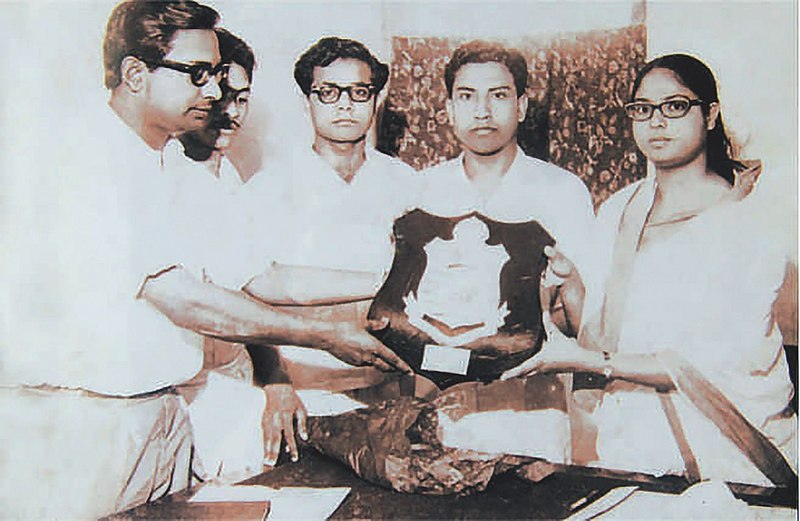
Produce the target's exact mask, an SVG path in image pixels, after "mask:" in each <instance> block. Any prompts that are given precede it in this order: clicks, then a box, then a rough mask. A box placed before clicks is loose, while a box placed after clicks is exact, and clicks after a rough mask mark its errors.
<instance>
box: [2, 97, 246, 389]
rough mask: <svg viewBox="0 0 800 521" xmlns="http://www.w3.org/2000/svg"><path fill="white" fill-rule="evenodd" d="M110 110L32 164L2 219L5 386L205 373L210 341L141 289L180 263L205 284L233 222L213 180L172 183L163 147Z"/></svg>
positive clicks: (135, 383)
mask: <svg viewBox="0 0 800 521" xmlns="http://www.w3.org/2000/svg"><path fill="white" fill-rule="evenodd" d="M104 109H105V110H104V111H103V112H102V114H97V115H95V116H93V117H91V118H89V117H88V116H87V121H89V122H90V124H89V125H86V128H80V129H78V128H76V131H75V132H73V133H72V134H70V136H61V137H59V140H60V141H59V142H57V143H55V144H52V145H53V146H52V147H49V148H50V150H48V152H49V155H48V156H46V157H41V158H30V159H27V160H25V161H23V164H22V165H21V166H22V168H21V170H20V172H19V174H18V175H19V176H20V179H21V181H20V182H18V183H15V185H14V186H12V187H10V188H11V189H12V190H13V191H10V193H9V196H10V197H9V202H10V203H11V204H12V205H15V206H18V207H19V208H16V210H18V211H16V212H15V213H16V214H17V218H16V219H15V220H14V221H13V222H5V223H3V227H4V230H3V231H4V242H5V243H6V244H5V245H4V247H3V248H2V250H3V253H2V265H0V270H1V271H2V277H0V280H2V282H1V283H0V284H2V288H1V289H2V294H3V298H4V301H3V306H2V308H3V309H2V330H3V333H2V346H0V349H2V357H0V362H1V363H0V385H40V384H48V385H53V386H59V387H68V388H80V389H87V390H91V391H95V392H98V393H102V394H107V395H134V394H140V393H145V392H150V391H154V390H158V389H161V388H164V387H166V386H170V385H174V384H178V383H182V382H184V381H186V380H188V379H190V378H192V377H193V376H194V375H195V374H196V373H197V372H198V371H199V369H200V368H201V365H202V349H201V342H200V336H199V335H197V334H195V333H192V332H189V331H187V330H183V329H180V328H178V327H177V326H175V325H174V324H172V323H171V322H170V321H169V320H168V319H167V318H166V317H165V316H164V315H162V314H161V313H160V312H159V311H158V310H157V309H155V308H154V307H153V306H151V305H150V304H149V303H147V302H146V301H144V300H143V299H137V293H138V291H139V290H140V287H141V286H142V285H143V284H144V282H145V281H146V280H147V278H148V277H152V276H156V275H158V274H159V273H161V272H163V271H164V270H167V269H170V268H174V267H176V266H182V267H183V268H184V269H188V270H191V271H192V272H193V273H194V274H195V275H196V276H201V275H202V271H203V269H202V268H204V267H205V265H204V264H205V262H204V260H205V259H206V258H207V257H208V255H209V254H208V252H209V251H213V247H215V246H221V245H222V244H223V241H222V239H221V237H222V238H225V239H226V240H227V237H228V236H230V234H228V233H227V227H228V225H229V224H230V221H228V216H227V213H226V212H217V211H216V210H215V209H214V208H213V206H211V205H210V204H209V201H210V200H212V199H210V198H211V197H213V196H212V194H211V192H210V191H209V190H208V189H206V187H205V184H204V183H196V182H192V183H187V182H186V179H185V178H184V177H183V176H180V175H171V173H170V172H168V171H166V170H165V169H164V168H163V167H162V166H163V161H164V157H163V154H162V151H154V150H152V149H150V148H149V147H148V146H147V145H146V144H145V143H144V141H142V139H141V138H140V137H139V136H138V135H137V134H136V133H135V132H134V131H133V130H131V129H130V128H128V127H127V126H126V125H125V124H124V123H123V122H122V121H121V120H120V119H119V118H118V117H117V116H116V114H114V113H113V111H111V110H110V109H108V107H104ZM97 136H102V139H97ZM86 143H91V144H92V147H93V148H91V149H87V148H86V147H85V144H86ZM18 164H19V162H18ZM198 175H200V174H199V173H198ZM205 175H206V176H207V175H208V173H207V172H206V174H205ZM192 181H196V179H192ZM225 244H227V243H225ZM209 248H212V249H211V250H209ZM225 275H227V274H225ZM251 275H252V274H251ZM220 278H223V277H220ZM228 278H229V279H230V280H236V277H235V276H232V277H228Z"/></svg>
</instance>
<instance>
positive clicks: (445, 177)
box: [418, 155, 464, 185]
mask: <svg viewBox="0 0 800 521" xmlns="http://www.w3.org/2000/svg"><path fill="white" fill-rule="evenodd" d="M462 165H463V163H462V156H461V155H459V156H457V157H454V158H453V159H447V160H445V161H442V162H440V163H436V164H435V165H431V166H428V167H426V168H423V169H422V170H420V171H419V172H418V175H419V178H420V182H422V183H425V184H426V185H428V184H430V183H441V184H444V185H449V180H450V179H451V178H452V177H453V176H458V177H460V176H462V175H464V168H463V166H462Z"/></svg>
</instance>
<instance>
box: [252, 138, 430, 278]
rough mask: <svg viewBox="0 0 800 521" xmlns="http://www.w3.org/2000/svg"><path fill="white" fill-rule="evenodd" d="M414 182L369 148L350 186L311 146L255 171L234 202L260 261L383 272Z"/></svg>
mask: <svg viewBox="0 0 800 521" xmlns="http://www.w3.org/2000/svg"><path fill="white" fill-rule="evenodd" d="M417 180H418V177H417V174H416V173H415V172H414V170H413V169H412V168H411V167H409V166H408V165H406V164H405V163H403V162H402V161H400V160H398V159H395V158H392V157H389V156H386V155H384V154H381V153H379V152H376V151H375V150H373V149H370V148H367V150H366V161H365V162H364V164H363V165H362V166H361V168H359V170H358V171H357V172H356V174H355V176H354V177H353V179H352V180H351V181H350V182H349V183H348V182H345V181H344V180H343V179H342V178H341V177H340V176H339V175H338V174H337V173H336V171H334V169H333V168H331V166H330V165H328V164H327V163H326V162H325V161H324V160H323V159H322V158H320V157H319V156H318V155H317V154H316V153H315V152H314V151H313V150H312V149H311V147H310V146H309V147H307V148H304V149H301V150H296V151H294V153H291V154H290V155H289V156H288V158H287V160H286V161H285V162H281V163H279V164H276V165H273V167H272V168H271V169H270V171H265V172H261V173H259V174H256V176H255V177H254V178H252V179H251V180H250V181H249V182H248V183H247V184H246V185H245V188H244V190H243V192H245V194H246V195H245V200H246V201H247V202H246V203H242V204H240V205H239V206H240V207H241V206H243V205H244V206H246V209H244V210H243V211H245V212H246V213H247V214H248V216H249V219H250V220H251V222H250V224H251V225H252V226H253V227H254V228H253V232H252V233H253V234H256V235H259V236H260V238H259V239H258V240H259V241H260V247H261V249H263V250H264V251H263V252H260V253H258V254H257V255H258V256H259V257H260V258H261V259H263V260H264V261H265V266H266V261H276V262H279V263H282V264H289V265H295V266H308V267H318V268H329V269H343V270H353V271H363V272H369V273H376V274H384V273H385V272H387V271H388V269H389V267H390V266H391V263H392V258H393V255H394V247H393V241H392V226H393V224H394V220H395V219H396V218H397V217H399V216H401V215H402V214H403V213H405V212H406V211H408V210H410V209H412V208H413V207H414V206H415V201H416V198H417V184H416V183H417ZM265 234H268V235H269V237H265ZM376 289H377V288H376Z"/></svg>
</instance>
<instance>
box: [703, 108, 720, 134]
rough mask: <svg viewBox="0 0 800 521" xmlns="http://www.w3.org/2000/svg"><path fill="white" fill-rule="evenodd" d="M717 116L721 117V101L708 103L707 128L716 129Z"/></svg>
mask: <svg viewBox="0 0 800 521" xmlns="http://www.w3.org/2000/svg"><path fill="white" fill-rule="evenodd" d="M717 117H719V103H718V102H716V101H713V102H711V103H709V104H708V117H706V129H708V130H714V126H715V125H716V124H717Z"/></svg>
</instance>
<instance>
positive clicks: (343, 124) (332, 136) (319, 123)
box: [307, 58, 375, 143]
mask: <svg viewBox="0 0 800 521" xmlns="http://www.w3.org/2000/svg"><path fill="white" fill-rule="evenodd" d="M370 72H371V71H370V69H369V65H367V64H366V63H364V62H362V61H361V60H355V59H352V58H340V59H338V60H336V61H334V62H333V63H331V64H330V65H328V66H327V67H315V68H314V80H313V82H312V83H311V89H312V93H311V95H309V97H308V98H307V102H308V110H309V113H310V114H311V122H312V124H313V125H314V131H315V133H316V135H317V138H322V139H324V140H327V141H331V142H334V143H353V142H356V141H360V140H362V139H364V136H366V135H367V131H368V130H369V127H370V125H372V120H373V119H374V117H375V96H374V95H372V96H371V97H370V98H369V99H368V100H367V101H362V102H358V101H353V100H352V99H351V98H350V93H348V92H345V91H342V92H341V95H340V96H339V99H338V100H337V101H334V102H332V103H323V102H322V101H321V100H320V97H319V96H318V95H317V94H315V93H314V92H313V91H314V90H317V89H321V88H326V87H327V88H330V87H357V86H362V87H363V86H369V85H370V76H371V74H370Z"/></svg>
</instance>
